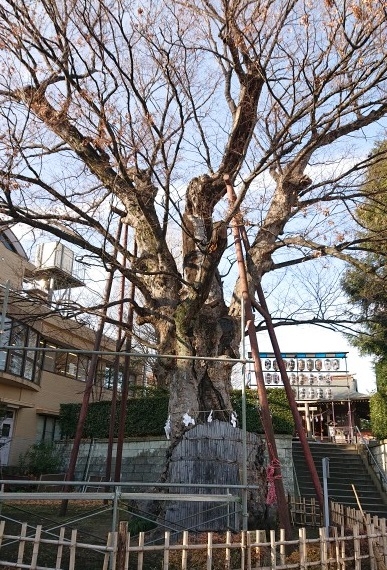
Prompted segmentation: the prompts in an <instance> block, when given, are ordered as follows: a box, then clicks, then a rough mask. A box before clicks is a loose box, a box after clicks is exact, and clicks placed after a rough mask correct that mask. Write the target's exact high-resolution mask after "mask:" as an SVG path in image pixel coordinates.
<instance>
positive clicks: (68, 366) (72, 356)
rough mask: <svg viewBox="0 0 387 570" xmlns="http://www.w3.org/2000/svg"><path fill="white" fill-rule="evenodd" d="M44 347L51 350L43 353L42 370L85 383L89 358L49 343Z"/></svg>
mask: <svg viewBox="0 0 387 570" xmlns="http://www.w3.org/2000/svg"><path fill="white" fill-rule="evenodd" d="M46 347H47V348H49V349H52V350H47V351H46V352H45V355H44V364H43V370H46V371H47V372H53V373H54V374H59V375H61V376H67V377H68V378H74V379H75V380H80V381H81V382H85V381H86V378H87V371H88V369H89V362H90V358H88V357H87V356H84V355H82V354H78V353H75V352H71V348H68V349H66V347H64V346H58V345H56V344H53V343H51V342H50V343H46ZM58 349H60V352H59V350H58ZM66 350H67V351H66ZM73 350H74V349H73Z"/></svg>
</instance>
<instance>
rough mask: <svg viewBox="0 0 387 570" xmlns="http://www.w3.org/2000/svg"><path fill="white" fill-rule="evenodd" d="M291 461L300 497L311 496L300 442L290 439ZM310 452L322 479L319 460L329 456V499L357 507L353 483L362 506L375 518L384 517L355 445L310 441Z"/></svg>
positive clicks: (385, 510) (386, 511)
mask: <svg viewBox="0 0 387 570" xmlns="http://www.w3.org/2000/svg"><path fill="white" fill-rule="evenodd" d="M292 447H293V449H292V452H293V464H294V469H295V472H296V476H297V482H298V487H299V490H300V495H301V497H305V498H309V497H315V496H316V492H315V489H314V485H313V482H312V477H311V474H310V473H309V469H308V467H307V465H306V462H305V457H304V453H303V449H302V447H301V444H300V442H298V441H293V446H292ZM310 451H311V454H312V457H313V461H314V463H315V466H316V471H317V474H318V476H319V478H320V481H321V482H322V459H323V458H324V457H327V458H328V459H329V478H328V494H329V497H330V498H331V499H333V500H334V501H336V502H338V503H341V504H343V505H346V506H350V507H353V508H356V509H358V508H359V507H358V504H357V501H356V498H355V495H354V492H353V489H352V485H354V487H355V489H356V493H357V494H358V497H359V501H360V504H361V506H362V509H363V510H364V511H365V512H367V513H369V514H371V515H377V516H379V517H386V516H387V505H386V504H385V503H384V501H383V498H382V497H381V495H380V493H379V491H378V489H377V488H376V487H375V485H374V482H373V480H372V479H371V477H370V475H369V473H368V471H367V469H366V467H365V465H364V464H363V461H362V459H361V457H360V455H359V454H358V450H357V447H356V446H355V445H350V444H334V443H316V442H313V443H310Z"/></svg>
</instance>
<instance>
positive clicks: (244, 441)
mask: <svg viewBox="0 0 387 570" xmlns="http://www.w3.org/2000/svg"><path fill="white" fill-rule="evenodd" d="M245 329H246V325H245V304H244V301H243V299H242V298H241V334H242V355H241V356H242V358H245V353H246V347H245ZM246 430H247V426H246V364H243V365H242V462H243V463H242V485H243V489H242V530H243V531H246V530H247V528H248V516H249V514H248V511H247V437H246Z"/></svg>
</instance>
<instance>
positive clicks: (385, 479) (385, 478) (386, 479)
mask: <svg viewBox="0 0 387 570" xmlns="http://www.w3.org/2000/svg"><path fill="white" fill-rule="evenodd" d="M355 429H356V432H357V435H358V437H359V436H360V439H361V441H362V443H363V445H364V446H365V448H366V450H367V459H368V463H369V465H371V467H372V468H373V469H375V468H376V469H375V471H377V474H378V475H379V478H380V484H381V485H382V487H383V486H384V487H383V488H384V490H385V491H386V490H387V475H386V473H385V472H384V471H383V469H382V468H381V467H380V465H379V463H378V461H377V459H376V457H375V456H374V454H373V453H372V451H371V449H370V446H369V445H368V442H367V440H366V439H365V438H364V437H363V434H362V433H361V431H360V430H359V428H358V426H355Z"/></svg>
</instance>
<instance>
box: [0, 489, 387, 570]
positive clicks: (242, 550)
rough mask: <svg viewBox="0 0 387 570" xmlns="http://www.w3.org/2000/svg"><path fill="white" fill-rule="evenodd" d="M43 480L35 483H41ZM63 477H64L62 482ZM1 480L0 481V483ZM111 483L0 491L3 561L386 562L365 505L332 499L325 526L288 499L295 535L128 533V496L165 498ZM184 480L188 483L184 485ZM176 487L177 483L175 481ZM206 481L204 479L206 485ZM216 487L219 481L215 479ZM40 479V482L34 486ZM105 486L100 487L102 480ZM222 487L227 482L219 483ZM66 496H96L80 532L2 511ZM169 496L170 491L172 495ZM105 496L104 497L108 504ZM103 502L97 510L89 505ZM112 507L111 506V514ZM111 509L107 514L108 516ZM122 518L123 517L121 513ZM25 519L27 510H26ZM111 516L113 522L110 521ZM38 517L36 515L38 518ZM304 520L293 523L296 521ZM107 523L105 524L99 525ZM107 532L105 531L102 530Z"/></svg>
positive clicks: (314, 512) (379, 530)
mask: <svg viewBox="0 0 387 570" xmlns="http://www.w3.org/2000/svg"><path fill="white" fill-rule="evenodd" d="M1 483H3V484H4V485H5V484H7V483H10V484H12V485H15V484H17V482H16V481H14V480H10V481H0V484H1ZM19 483H20V484H21V485H23V486H24V487H25V488H28V487H29V486H30V485H36V484H38V485H39V482H36V481H35V482H31V481H29V482H28V481H20V482H19ZM81 483H82V485H80V482H79V481H78V482H63V485H66V484H67V485H73V486H74V485H77V486H78V488H84V487H85V482H81ZM42 484H43V482H41V483H40V485H42ZM50 484H51V485H53V486H57V485H58V481H44V486H45V487H46V486H48V485H50ZM61 484H62V482H61ZM4 485H3V486H2V489H4ZM100 485H101V482H94V483H93V482H89V483H87V486H88V487H90V488H94V489H95V490H96V489H97V488H98V486H100ZM104 485H107V486H108V487H110V489H111V490H110V491H109V492H106V491H105V490H104V491H103V492H99V493H98V492H95V491H94V492H93V491H92V492H88V493H85V492H80V491H71V492H68V493H63V492H61V493H48V492H42V491H39V490H35V491H32V490H31V491H30V492H10V491H4V490H2V491H1V492H0V506H1V502H3V503H4V510H3V513H2V514H0V519H3V520H0V546H1V549H0V568H6V569H7V570H10V569H11V568H17V569H18V570H21V569H24V570H43V569H45V570H60V569H63V568H66V569H67V570H78V569H82V570H128V569H129V568H131V569H132V568H136V569H137V570H149V569H150V568H163V570H178V569H181V570H192V569H193V568H201V569H206V570H254V569H258V568H259V569H260V570H269V569H270V570H285V569H291V568H295V569H299V568H301V569H302V570H308V569H309V568H311V569H312V568H317V567H318V568H321V569H322V570H328V569H329V568H335V569H336V568H337V569H344V568H345V567H347V568H355V570H363V569H364V570H385V567H386V564H387V530H386V520H385V519H379V518H378V517H371V516H370V515H364V514H363V513H362V512H360V511H358V510H356V509H351V508H349V507H344V506H342V505H340V504H338V503H334V502H331V503H330V520H331V527H330V528H329V532H327V529H326V528H325V527H324V528H322V526H323V525H322V517H321V513H320V510H319V507H318V505H317V503H316V501H315V500H313V499H312V500H305V499H294V498H291V499H290V500H289V509H290V512H291V517H292V522H293V529H294V535H293V536H292V537H290V539H287V540H286V539H285V533H284V531H282V530H281V531H279V532H275V531H274V530H272V531H270V532H267V533H266V532H265V531H263V530H254V531H246V532H234V533H233V532H231V531H230V530H228V531H225V532H221V533H220V532H218V533H214V532H202V533H198V532H196V533H189V532H188V530H187V529H185V530H180V531H178V532H176V531H175V532H171V531H170V530H169V529H166V530H165V529H164V530H161V529H160V527H158V529H156V530H153V531H151V532H149V533H146V532H140V533H139V534H133V533H132V535H131V534H130V533H129V531H128V523H127V521H126V520H122V519H123V518H124V516H123V514H122V513H125V515H126V516H127V514H128V504H127V501H126V502H125V500H126V499H132V498H133V497H134V496H135V497H136V498H139V497H140V498H146V499H152V500H155V499H156V500H166V495H167V494H164V493H162V492H159V493H155V492H154V490H153V489H152V490H151V492H149V493H146V492H143V493H124V492H121V490H120V488H119V486H118V484H114V483H105V484H104ZM185 486H186V485H185ZM174 487H176V485H174ZM207 487H208V486H207ZM217 487H219V486H217ZM38 488H39V487H37V489H38ZM104 488H105V487H104ZM224 490H225V491H226V488H225V489H224ZM64 498H65V499H67V498H68V499H69V500H70V502H71V503H74V504H76V506H77V507H78V505H79V508H81V504H82V503H81V502H80V501H83V502H84V503H93V512H91V513H87V514H85V516H84V519H86V518H87V519H88V523H87V524H86V523H85V524H86V526H87V528H88V530H90V529H91V530H92V531H94V535H92V534H91V533H90V532H88V533H86V534H85V531H83V530H82V529H80V528H78V529H77V528H74V527H75V526H77V524H78V523H79V521H80V520H81V518H82V517H81V515H80V514H79V512H78V510H77V512H78V516H77V518H76V519H74V518H72V519H70V522H67V523H66V526H65V525H64V523H63V522H61V523H60V524H59V525H58V524H56V523H53V522H52V521H50V524H49V525H48V524H47V523H46V524H45V525H44V526H43V525H42V524H39V525H37V526H34V525H28V524H27V522H21V521H18V520H16V519H15V517H10V516H9V515H8V514H7V513H6V512H5V511H6V507H8V506H9V504H13V503H14V502H16V503H17V504H18V505H20V503H21V504H22V506H23V510H22V513H23V514H22V516H25V514H26V508H27V507H31V503H32V502H35V503H37V504H38V505H39V504H40V503H41V502H42V501H47V500H49V501H50V504H51V505H52V506H53V508H55V506H54V505H55V503H54V501H56V503H59V502H60V500H63V499H64ZM169 498H170V496H169ZM216 498H217V499H218V500H219V501H225V500H228V501H230V504H232V501H233V500H235V499H236V498H237V497H233V496H232V495H230V494H227V493H226V494H225V495H220V496H214V495H208V496H207V495H200V494H197V495H195V496H194V495H193V494H192V495H190V496H189V498H188V497H187V495H186V496H184V495H178V499H179V500H199V501H203V502H205V501H206V500H208V501H211V502H212V501H214V499H216ZM106 501H107V503H108V504H106ZM97 502H99V503H100V504H103V506H102V507H101V509H100V510H99V511H98V512H94V511H96V509H95V508H94V506H95V505H96V504H97ZM109 511H110V514H109ZM105 512H108V515H107V517H108V518H107V524H106V530H104V532H101V533H99V535H100V536H101V537H103V538H99V539H98V540H97V536H96V531H95V529H96V527H97V524H96V523H93V519H92V518H91V517H93V516H99V515H100V514H101V513H105ZM110 516H111V519H110V518H109V517H110ZM120 518H121V520H120ZM24 520H25V518H24ZM109 521H110V525H109ZM39 522H41V521H39ZM300 524H301V525H302V528H299V529H297V528H296V525H300ZM306 525H309V526H315V527H316V526H317V527H319V530H318V536H316V531H313V537H307V530H306ZM104 528H105V527H104ZM106 537H107V538H106Z"/></svg>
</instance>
